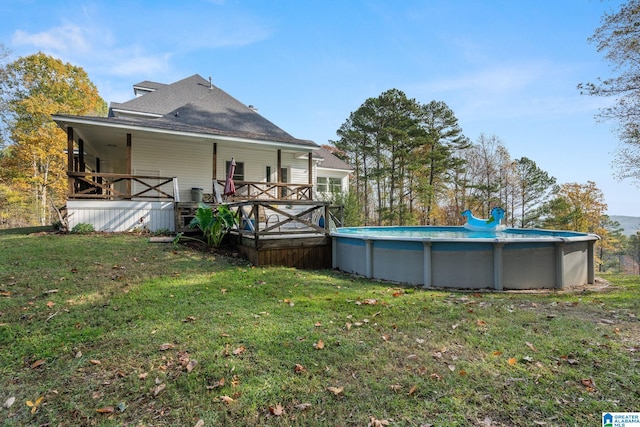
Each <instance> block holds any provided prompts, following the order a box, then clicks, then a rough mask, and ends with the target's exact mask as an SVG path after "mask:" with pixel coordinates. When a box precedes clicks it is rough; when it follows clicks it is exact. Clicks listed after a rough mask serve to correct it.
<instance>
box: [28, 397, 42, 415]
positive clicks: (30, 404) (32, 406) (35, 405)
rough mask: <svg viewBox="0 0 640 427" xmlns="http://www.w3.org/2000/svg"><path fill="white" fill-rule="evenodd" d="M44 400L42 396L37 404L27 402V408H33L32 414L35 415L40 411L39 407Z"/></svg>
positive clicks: (37, 400)
mask: <svg viewBox="0 0 640 427" xmlns="http://www.w3.org/2000/svg"><path fill="white" fill-rule="evenodd" d="M42 399H44V396H40V397H39V398H37V399H36V401H35V402H32V401H30V400H27V406H28V407H29V408H31V413H32V414H35V413H36V412H37V411H38V406H40V404H41V403H42Z"/></svg>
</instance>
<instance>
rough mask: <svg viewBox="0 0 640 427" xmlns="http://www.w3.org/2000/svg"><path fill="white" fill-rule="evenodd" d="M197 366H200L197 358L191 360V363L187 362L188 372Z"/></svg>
mask: <svg viewBox="0 0 640 427" xmlns="http://www.w3.org/2000/svg"><path fill="white" fill-rule="evenodd" d="M196 366H198V361H197V360H190V361H189V363H187V372H191V371H193V369H194V368H195V367H196Z"/></svg>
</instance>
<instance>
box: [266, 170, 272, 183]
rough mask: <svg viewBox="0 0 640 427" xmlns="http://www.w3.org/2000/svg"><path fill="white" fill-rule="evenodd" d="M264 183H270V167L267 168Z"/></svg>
mask: <svg viewBox="0 0 640 427" xmlns="http://www.w3.org/2000/svg"><path fill="white" fill-rule="evenodd" d="M265 175H266V179H265V182H271V166H267V170H266V173H265Z"/></svg>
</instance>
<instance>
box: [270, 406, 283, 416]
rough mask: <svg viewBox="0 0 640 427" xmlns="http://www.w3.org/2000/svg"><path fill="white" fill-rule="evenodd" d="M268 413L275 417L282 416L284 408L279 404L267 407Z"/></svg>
mask: <svg viewBox="0 0 640 427" xmlns="http://www.w3.org/2000/svg"><path fill="white" fill-rule="evenodd" d="M269 412H270V413H271V414H272V415H275V416H276V417H279V416H281V415H282V414H284V407H283V406H282V405H281V404H279V403H278V404H277V405H276V406H269Z"/></svg>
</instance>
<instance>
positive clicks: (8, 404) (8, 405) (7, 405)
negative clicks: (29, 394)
mask: <svg viewBox="0 0 640 427" xmlns="http://www.w3.org/2000/svg"><path fill="white" fill-rule="evenodd" d="M15 401H16V398H15V397H13V396H11V397H10V398H8V399H7V400H5V401H4V403H3V404H2V407H3V408H4V409H9V408H11V405H13V403H14V402H15Z"/></svg>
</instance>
